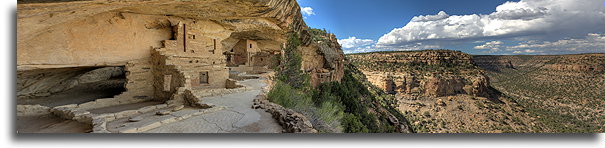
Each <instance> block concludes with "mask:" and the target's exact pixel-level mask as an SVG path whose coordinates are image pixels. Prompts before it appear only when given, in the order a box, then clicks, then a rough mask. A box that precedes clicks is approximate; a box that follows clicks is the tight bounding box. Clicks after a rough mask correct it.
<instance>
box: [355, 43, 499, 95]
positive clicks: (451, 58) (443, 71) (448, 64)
mask: <svg viewBox="0 0 605 148" xmlns="http://www.w3.org/2000/svg"><path fill="white" fill-rule="evenodd" d="M347 58H348V59H349V60H350V61H351V62H352V63H354V64H355V65H356V66H358V68H360V69H361V70H362V71H363V73H364V74H365V75H366V77H368V80H369V81H370V82H371V83H373V84H374V85H376V86H377V87H379V88H381V89H383V90H385V91H386V92H387V93H392V94H396V93H401V94H414V95H422V96H435V97H441V96H451V95H456V94H469V95H474V96H481V97H488V96H489V92H488V91H489V78H488V77H487V76H485V74H484V72H483V71H482V70H481V69H479V68H478V67H476V66H475V64H474V63H473V61H472V60H471V56H470V55H468V54H465V53H462V52H459V51H450V50H425V51H410V52H378V53H366V54H353V55H347Z"/></svg>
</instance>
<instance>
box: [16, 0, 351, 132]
mask: <svg viewBox="0 0 605 148" xmlns="http://www.w3.org/2000/svg"><path fill="white" fill-rule="evenodd" d="M66 3H68V5H65V4H66ZM99 3H102V4H99ZM259 6H262V7H259ZM210 7H212V8H216V9H208V8H210ZM41 9H44V10H47V9H48V10H50V9H61V10H62V11H60V12H55V11H38V10H41ZM18 12H19V13H18V14H17V15H18V20H17V21H18V26H17V27H18V31H17V33H18V36H19V38H18V39H17V40H18V41H17V59H18V60H17V71H18V76H17V104H18V105H17V115H18V118H17V121H18V123H29V122H37V121H48V122H44V123H45V124H48V125H57V126H63V125H64V124H61V123H62V122H74V124H73V125H72V124H69V125H70V126H67V125H65V127H64V128H63V127H56V128H55V129H78V130H64V131H58V132H92V133H138V132H161V131H162V129H156V128H159V127H160V126H172V125H174V124H172V123H176V122H177V121H178V122H181V121H183V122H185V120H188V119H190V118H193V119H191V120H195V121H196V122H206V119H207V118H210V119H212V118H229V119H232V120H233V121H230V122H232V123H230V124H228V123H205V124H201V125H204V126H215V125H234V126H230V127H238V126H235V123H239V122H244V120H252V121H258V122H260V121H262V122H264V124H262V125H257V126H267V127H266V128H249V129H266V130H268V131H266V132H282V127H279V126H281V125H280V124H278V123H277V121H279V120H275V119H274V118H273V117H272V116H271V114H269V113H267V112H264V111H256V110H258V109H251V108H250V106H252V100H253V99H255V98H257V95H260V94H263V93H265V92H266V91H267V90H264V89H268V87H266V86H267V85H269V84H270V81H268V80H267V79H269V78H270V77H271V74H272V69H273V68H274V67H276V66H278V65H280V64H281V61H282V58H284V55H283V51H282V49H283V47H285V44H286V35H287V34H288V32H289V31H295V32H296V33H300V32H303V31H302V30H305V29H307V28H308V27H307V26H306V24H305V23H304V22H303V20H302V15H301V13H300V8H299V7H298V4H297V3H296V1H275V0H269V1H236V2H234V1H191V2H189V1H187V2H181V1H163V0H151V1H140V2H139V1H136V2H134V1H133V2H130V1H129V2H111V1H107V2H105V1H103V2H93V1H73V2H71V1H70V2H60V3H26V4H19V5H18ZM303 36H306V37H305V38H310V37H309V34H305V35H303ZM331 41H332V42H333V43H331V44H337V43H335V42H336V39H335V37H334V38H333V39H332V40H331ZM311 42H312V41H310V40H306V41H305V45H304V48H301V49H300V50H310V52H314V53H316V55H314V56H313V57H310V58H314V59H313V60H312V61H310V60H311V59H305V61H304V62H303V64H305V65H306V67H305V68H306V69H305V70H307V69H323V70H321V71H322V73H327V74H328V75H326V74H323V75H318V76H319V77H315V76H314V77H313V79H312V81H314V82H327V81H337V80H339V79H340V78H334V74H332V73H334V71H335V69H336V70H342V65H340V67H338V66H339V65H329V64H323V63H330V62H333V61H336V62H340V63H341V64H342V63H343V60H344V56H343V54H342V51H341V50H340V48H330V49H328V48H325V49H322V50H320V49H319V47H318V44H315V43H311ZM334 47H339V46H334ZM332 50H334V51H332ZM305 52H306V51H305ZM323 52H330V53H323ZM317 53H319V54H317ZM330 54H335V55H334V56H333V57H336V58H335V59H334V58H332V59H327V58H323V57H322V56H323V55H330ZM48 55H52V56H48ZM305 58H307V57H305ZM327 60H332V61H329V62H327ZM317 61H319V62H321V64H309V62H317ZM326 66H330V68H328V69H326V68H323V67H326ZM308 72H311V71H308ZM339 72H340V73H342V71H339ZM337 73H338V72H337ZM313 75H315V74H313ZM339 75H342V74H339ZM340 77H342V76H340ZM261 90H262V91H261ZM234 112H237V113H238V114H234ZM242 112H243V113H242ZM209 113H214V114H222V115H221V116H217V117H214V116H215V115H214V114H212V115H211V114H209ZM249 114H253V115H249ZM241 115H245V116H253V117H255V118H261V119H260V120H255V119H253V118H252V119H251V118H243V117H241ZM201 118H204V119H203V120H202V119H201ZM239 120H242V121H239ZM245 123H247V124H242V125H239V126H241V127H239V128H244V127H245V126H249V124H252V123H254V122H248V121H246V122H245ZM78 124H84V125H85V126H82V125H78ZM24 125H25V124H24ZM75 126H77V127H75ZM48 127H49V126H46V125H32V126H31V127H19V128H18V130H19V131H21V132H51V131H52V132H57V131H55V130H52V129H49V128H48ZM174 128H178V126H177V127H171V128H168V129H171V130H174ZM152 129H156V131H153V130H152ZM193 129H197V130H202V129H206V128H193ZM209 129H222V130H224V131H223V132H233V131H236V130H238V129H231V130H227V129H228V127H212V128H209ZM200 132H202V131H200ZM203 132H217V131H212V130H211V131H203Z"/></svg>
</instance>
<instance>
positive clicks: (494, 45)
mask: <svg viewBox="0 0 605 148" xmlns="http://www.w3.org/2000/svg"><path fill="white" fill-rule="evenodd" d="M502 44H504V42H502V41H491V42H486V43H485V44H483V45H479V46H475V47H474V48H475V49H489V50H491V52H496V51H499V50H500V48H502Z"/></svg>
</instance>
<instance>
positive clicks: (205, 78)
mask: <svg viewBox="0 0 605 148" xmlns="http://www.w3.org/2000/svg"><path fill="white" fill-rule="evenodd" d="M200 84H208V72H207V71H204V72H200Z"/></svg>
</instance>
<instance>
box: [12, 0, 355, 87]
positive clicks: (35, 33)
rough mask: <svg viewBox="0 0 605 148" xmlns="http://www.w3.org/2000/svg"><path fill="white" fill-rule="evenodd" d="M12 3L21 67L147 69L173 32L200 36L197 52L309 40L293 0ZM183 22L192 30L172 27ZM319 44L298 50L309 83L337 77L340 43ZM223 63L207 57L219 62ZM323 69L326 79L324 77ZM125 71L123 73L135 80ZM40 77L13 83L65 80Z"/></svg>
mask: <svg viewBox="0 0 605 148" xmlns="http://www.w3.org/2000/svg"><path fill="white" fill-rule="evenodd" d="M21 2H24V3H21ZM17 9H18V13H17V22H18V23H17V36H18V38H17V70H18V71H20V72H22V73H31V70H46V69H57V68H67V69H64V70H69V69H72V70H78V68H79V67H125V69H129V67H133V66H129V64H128V63H133V61H143V62H135V63H142V64H143V65H141V66H139V65H134V67H137V66H138V67H142V68H143V69H144V70H146V69H149V68H150V66H149V64H151V63H149V62H150V61H152V60H151V58H152V55H153V51H154V50H155V49H159V48H165V47H164V46H165V42H164V41H168V40H180V38H186V39H191V40H193V39H195V40H199V41H196V42H195V44H193V43H191V44H188V45H190V46H189V47H190V48H195V49H196V50H199V51H202V52H204V51H205V49H209V50H208V51H212V52H211V53H212V55H209V56H224V55H223V53H224V52H227V51H230V50H232V49H233V48H234V46H236V44H237V43H238V42H239V41H240V40H254V41H255V42H256V43H257V44H255V46H257V47H255V48H257V49H259V50H260V51H259V52H263V53H273V54H275V53H280V52H281V50H282V48H283V47H284V44H285V43H286V36H287V33H288V32H289V31H294V32H297V33H299V34H300V35H301V37H302V38H307V39H311V38H312V35H311V34H309V33H308V31H307V30H308V27H307V26H306V24H305V22H304V21H303V19H302V14H301V13H300V7H299V6H298V3H297V2H296V0H191V1H173V0H146V1H138V0H125V1H113V0H96V1H61V2H54V1H52V2H46V1H27V0H25V1H20V3H19V4H18V8H17ZM181 23H186V24H185V25H186V26H183V25H182V24H181ZM177 26H181V27H177ZM185 28H187V30H191V31H187V32H186V33H181V32H179V31H180V30H178V29H181V30H182V29H185ZM180 34H184V35H185V36H183V37H181V36H182V35H180ZM177 35H180V36H177ZM326 43H328V44H320V43H319V42H316V41H313V40H307V41H306V42H305V44H304V45H303V47H301V50H302V51H303V52H306V53H315V54H313V55H304V56H303V58H305V59H308V60H305V61H303V64H305V65H307V66H306V67H305V71H306V72H309V73H312V76H314V77H313V79H312V81H314V82H316V83H320V82H326V81H339V80H340V79H341V78H342V75H343V70H342V69H343V66H342V61H343V59H344V56H343V54H342V50H341V49H340V46H334V45H333V44H336V45H337V43H336V39H335V37H333V38H332V39H330V40H327V41H326ZM326 45H327V46H326ZM178 46H185V45H180V44H178ZM199 51H198V52H199ZM192 52H194V51H193V50H192ZM196 54H197V53H196ZM49 55H52V56H49ZM202 56H205V55H202ZM216 58H218V59H220V58H219V57H216ZM223 59H224V58H223ZM310 59H315V60H310ZM261 60H262V59H261ZM224 63H225V62H211V64H217V65H216V66H223V67H224ZM131 65H132V64H131ZM130 69H134V68H130ZM50 71H53V70H50ZM57 73H58V72H57ZM126 73H127V74H128V73H129V72H128V71H127V72H126ZM130 73H132V72H130ZM326 74H328V76H329V78H324V77H323V76H324V75H326ZM132 76H133V77H127V79H128V80H134V79H138V78H135V77H134V75H132ZM39 79H40V80H36V82H27V83H25V82H21V81H28V80H29V79H28V78H25V77H23V78H21V77H20V78H18V81H19V82H18V85H21V84H23V86H18V88H21V89H19V90H18V91H20V94H21V91H22V90H27V91H28V92H27V93H30V94H32V93H33V94H35V93H38V94H40V92H36V91H37V90H36V89H37V88H40V87H43V85H49V84H47V83H37V82H38V81H39V82H57V84H59V83H63V81H64V79H56V78H54V77H41V78H39ZM46 79H52V80H46ZM150 79H151V78H150ZM29 81H34V80H29ZM149 81H153V80H149ZM25 84H33V85H27V86H26V85H25ZM141 84H142V83H141ZM50 85H52V84H50ZM39 91H44V92H47V90H42V89H41V90H39ZM23 93H25V92H23Z"/></svg>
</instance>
